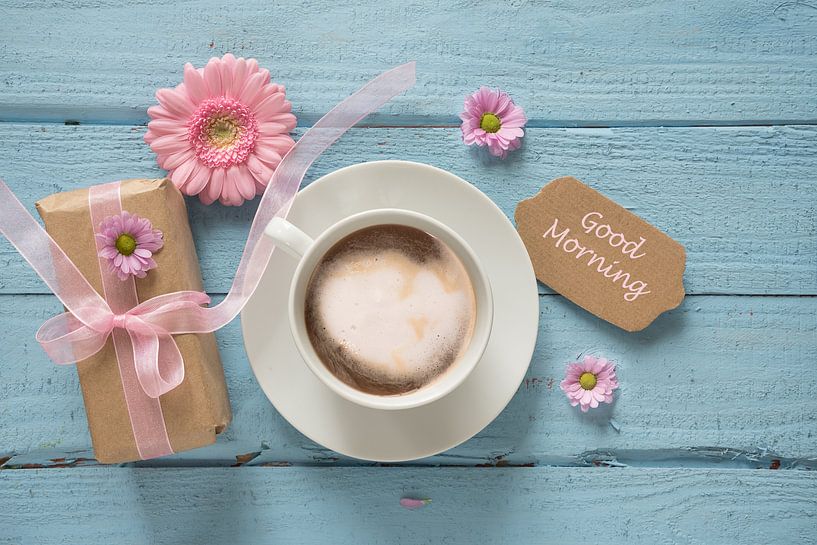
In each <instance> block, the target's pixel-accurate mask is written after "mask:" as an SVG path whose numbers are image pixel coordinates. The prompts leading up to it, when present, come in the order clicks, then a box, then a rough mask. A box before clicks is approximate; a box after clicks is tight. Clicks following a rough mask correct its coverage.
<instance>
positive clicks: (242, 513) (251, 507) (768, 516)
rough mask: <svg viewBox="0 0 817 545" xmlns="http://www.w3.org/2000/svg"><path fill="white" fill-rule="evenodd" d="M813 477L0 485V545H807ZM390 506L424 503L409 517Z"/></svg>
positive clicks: (98, 478) (523, 475) (207, 479)
mask: <svg viewBox="0 0 817 545" xmlns="http://www.w3.org/2000/svg"><path fill="white" fill-rule="evenodd" d="M815 486H817V474H815V473H813V472H799V471H797V472H796V471H735V470H679V469H674V470H673V469H654V470H633V469H601V468H581V469H575V468H514V469H491V470H468V469H456V468H454V469H452V468H343V469H341V468H335V469H315V468H241V469H229V468H222V469H218V468H206V469H181V470H179V469H132V470H124V469H105V468H86V469H78V470H59V469H46V470H25V471H2V472H0V487H2V488H1V489H2V490H3V515H4V516H3V517H0V543H3V544H8V545H12V544H14V545H18V544H20V543H37V544H38V545H50V544H58V543H59V544H62V543H116V544H118V545H130V544H134V545H135V544H142V543H155V544H165V543H166V544H173V545H176V544H179V543H196V544H205V543H214V544H215V543H298V544H302V545H311V544H315V545H325V544H326V543H332V544H338V545H347V544H348V545H352V544H358V543H367V544H369V543H370V544H389V545H392V544H402V543H450V544H452V545H453V544H468V545H472V544H475V543H495V544H497V545H501V544H513V545H517V544H520V543H525V544H527V543H551V542H552V543H560V544H563V545H574V544H575V545H586V544H588V543H627V544H629V545H640V544H645V545H646V544H649V545H654V544H655V543H717V544H719V545H729V544H740V545H755V544H756V545H768V544H769V543H786V544H792V545H794V544H804V545H805V544H807V543H814V539H813V537H814V527H815V523H817V503H815V501H814V489H815ZM403 496H412V497H420V498H430V499H431V500H432V502H431V504H430V505H428V506H426V507H424V508H422V509H419V510H417V511H408V510H406V509H404V508H402V507H401V506H400V505H399V500H400V498H401V497H403Z"/></svg>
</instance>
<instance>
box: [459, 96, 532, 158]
mask: <svg viewBox="0 0 817 545" xmlns="http://www.w3.org/2000/svg"><path fill="white" fill-rule="evenodd" d="M460 119H462V126H461V129H462V140H463V142H465V143H466V144H468V145H469V146H470V145H472V144H476V145H478V146H488V151H490V152H491V155H495V156H497V157H500V158H502V159H504V158H505V157H506V156H507V155H508V152H509V151H513V150H515V149H517V148H519V146H521V145H522V137H523V136H525V131H524V130H523V129H522V127H524V126H525V123H527V121H528V120H527V118H526V117H525V112H524V111H523V110H522V108H520V107H519V106H517V105H516V104H514V103H513V100H511V97H510V96H508V93H505V92H503V91H500V90H499V89H496V90H494V89H489V88H487V87H480V88H479V91H477V92H476V93H474V94H473V95H469V96H467V97H465V111H464V112H462V113H461V114H460Z"/></svg>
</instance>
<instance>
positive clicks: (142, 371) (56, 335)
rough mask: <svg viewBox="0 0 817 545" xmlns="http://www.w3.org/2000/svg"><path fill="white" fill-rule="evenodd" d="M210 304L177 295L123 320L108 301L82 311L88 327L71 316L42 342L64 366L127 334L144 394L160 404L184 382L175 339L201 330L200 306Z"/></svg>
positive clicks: (42, 334)
mask: <svg viewBox="0 0 817 545" xmlns="http://www.w3.org/2000/svg"><path fill="white" fill-rule="evenodd" d="M209 302H210V297H208V296H207V294H204V293H201V292H199V291H178V292H175V293H168V294H166V295H160V296H158V297H154V298H152V299H149V300H147V301H145V302H144V303H139V304H138V305H136V306H135V307H133V308H132V309H130V310H128V311H127V312H125V313H124V314H114V313H113V311H111V309H110V307H109V306H108V304H107V303H106V302H105V301H101V300H100V304H98V305H97V306H96V307H95V308H92V309H88V308H86V309H83V311H84V312H88V313H89V314H91V315H92V317H93V320H91V321H90V323H87V324H85V323H83V322H81V321H80V320H78V319H77V318H76V317H75V316H74V314H72V313H70V312H66V313H63V314H60V315H59V316H54V317H53V318H51V319H49V320H48V321H46V322H45V323H44V324H43V325H42V326H41V327H40V329H39V331H37V335H36V338H37V341H38V342H39V343H40V345H42V347H43V349H44V350H45V352H46V354H48V357H49V358H51V360H52V361H53V362H54V363H57V364H60V365H65V364H71V363H74V362H76V361H81V360H84V359H85V358H88V357H90V356H93V355H94V354H96V353H97V352H99V351H100V350H101V349H102V347H103V346H105V343H106V342H107V341H108V337H109V336H110V335H111V332H113V330H114V328H120V329H123V330H124V331H126V332H127V334H128V336H129V337H130V341H131V344H132V345H133V363H134V367H135V369H136V376H137V377H138V379H139V384H140V385H141V386H142V390H144V392H145V394H147V396H148V397H151V398H157V397H159V396H160V395H162V394H165V393H167V392H169V391H170V390H172V389H173V388H175V387H176V386H178V385H179V384H181V383H182V381H183V380H184V361H183V359H182V354H181V352H179V347H178V346H177V345H176V341H175V340H173V337H172V336H171V335H175V334H179V333H189V332H190V330H191V329H197V327H195V326H194V325H193V324H196V323H198V322H200V321H202V319H203V313H202V311H203V310H204V308H202V306H201V305H206V304H208V303H209Z"/></svg>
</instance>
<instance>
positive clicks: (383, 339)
mask: <svg viewBox="0 0 817 545" xmlns="http://www.w3.org/2000/svg"><path fill="white" fill-rule="evenodd" d="M420 233H421V234H422V235H424V236H425V237H428V239H429V240H432V241H434V242H435V243H436V247H435V248H434V252H433V253H432V254H431V255H427V256H424V257H423V258H422V259H417V255H410V252H407V251H403V250H401V249H400V248H394V247H388V248H377V247H375V248H364V249H359V250H354V249H353V250H350V251H347V252H341V253H340V254H339V255H338V256H337V257H336V258H334V259H332V260H331V261H330V262H327V263H325V264H324V265H323V266H322V269H321V271H320V274H319V275H318V277H317V278H315V279H314V283H315V285H314V286H313V288H314V295H313V296H312V298H311V300H312V307H313V308H312V309H311V310H312V317H313V318H312V319H313V320H316V322H317V323H318V324H319V325H320V328H319V333H316V335H315V336H316V337H317V338H316V339H313V345H315V346H316V349H317V350H318V352H319V354H321V352H323V355H322V360H324V363H326V364H327V366H328V367H330V369H332V368H333V367H335V369H334V370H333V372H335V374H336V375H338V376H339V378H341V379H342V380H345V381H346V382H351V383H353V385H355V386H361V382H362V383H365V384H366V386H367V388H364V389H374V390H377V388H378V385H379V384H387V385H391V386H390V387H389V390H390V391H391V390H395V393H401V392H402V391H407V390H409V389H415V388H417V387H419V386H421V385H423V384H425V383H427V382H429V381H431V380H433V379H434V378H435V377H436V376H438V375H439V374H441V373H442V372H443V371H445V369H446V368H447V367H448V366H450V365H451V364H452V363H453V362H454V361H456V359H457V358H458V357H459V356H460V353H461V352H462V351H463V350H464V349H465V348H466V347H467V345H468V341H469V340H470V335H471V333H472V331H473V326H474V315H475V301H474V292H473V287H472V285H471V281H470V279H469V277H468V274H467V272H466V271H465V269H464V267H463V265H462V263H461V262H460V261H459V259H458V258H457V257H456V255H454V253H453V252H452V251H451V250H450V249H449V248H448V247H446V246H445V245H443V244H442V243H440V242H439V241H436V239H433V237H431V236H430V235H427V234H426V233H422V232H420ZM391 242H392V243H393V242H394V241H391ZM315 341H317V343H316V342H315ZM318 345H321V346H318ZM333 345H334V346H333ZM327 359H329V360H332V361H331V362H327V361H326V360H327ZM338 365H340V366H342V367H344V369H343V370H340V371H341V372H338V371H339V370H338V369H337V367H338ZM401 385H402V386H401Z"/></svg>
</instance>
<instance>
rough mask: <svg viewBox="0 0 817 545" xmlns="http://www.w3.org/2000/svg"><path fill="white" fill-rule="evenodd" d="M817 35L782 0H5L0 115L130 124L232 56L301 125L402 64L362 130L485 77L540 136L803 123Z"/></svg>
mask: <svg viewBox="0 0 817 545" xmlns="http://www.w3.org/2000/svg"><path fill="white" fill-rule="evenodd" d="M33 21H36V24H32V22H33ZM816 28H817V10H815V9H814V7H813V6H812V5H810V4H808V3H806V2H781V1H779V0H777V1H768V0H755V1H751V2H746V1H743V0H728V1H722V2H711V1H708V0H696V1H691V2H684V3H683V4H676V3H667V2H664V1H660V0H625V1H623V2H617V3H615V5H611V4H608V3H596V2H585V1H582V0H562V1H559V2H554V3H548V4H547V5H546V4H543V3H540V2H502V1H499V0H483V1H481V2H478V3H476V4H475V3H474V2H471V1H456V2H440V3H429V2H400V1H396V0H391V1H386V2H377V3H372V2H369V1H367V0H353V1H351V2H343V3H339V4H335V5H333V4H331V3H327V2H323V1H315V0H311V1H308V2H301V1H299V0H285V1H281V2H276V3H275V5H274V6H271V5H270V4H269V2H264V1H263V0H253V1H245V2H240V3H229V2H227V3H225V2H220V1H217V0H198V1H184V2H175V3H170V4H169V3H167V2H159V1H156V0H147V1H142V2H139V3H138V4H130V3H126V4H122V3H120V2H116V1H112V0H102V1H99V0H93V1H90V0H69V1H66V2H60V3H57V4H54V3H45V4H43V3H38V2H30V1H27V0H10V1H7V2H4V3H3V6H2V7H0V32H2V35H3V36H4V39H3V43H2V45H0V82H2V83H3V98H2V100H0V119H2V120H51V121H54V120H56V121H63V120H65V119H75V120H82V121H105V122H119V123H122V122H133V121H137V122H141V121H143V120H144V119H145V109H146V108H147V106H149V105H150V104H152V103H153V92H154V91H155V89H156V88H158V87H162V86H169V85H175V84H176V83H178V81H179V80H180V77H181V70H182V65H183V64H184V63H185V62H187V61H192V62H194V63H195V64H196V65H198V66H202V65H203V64H204V63H205V62H206V60H207V59H208V58H209V57H210V56H213V55H221V54H223V53H225V52H234V53H236V54H239V55H244V56H253V57H257V58H258V59H259V61H260V62H261V64H262V65H264V66H266V67H268V68H269V69H270V70H271V71H272V73H273V75H274V78H275V79H276V80H277V81H279V82H282V83H285V84H286V86H287V89H288V91H289V94H290V97H291V99H292V101H293V103H294V105H295V110H296V113H297V114H298V115H299V116H300V117H301V120H302V122H304V123H311V122H313V121H314V120H315V119H316V118H317V117H318V116H320V115H322V114H323V113H324V112H326V111H327V110H328V109H329V108H330V107H331V106H333V105H334V104H335V103H336V102H337V101H338V99H339V98H340V97H342V96H345V95H347V94H348V93H350V92H351V91H352V90H354V89H355V88H357V87H358V86H359V85H360V84H362V83H363V82H365V81H366V80H367V79H369V78H370V77H372V76H373V75H375V74H377V73H379V72H380V71H382V70H384V69H386V68H388V67H390V66H393V65H396V64H400V63H403V62H405V61H407V60H411V59H416V60H417V62H418V69H419V74H418V75H419V77H418V85H417V87H416V88H415V89H413V90H412V91H410V92H409V93H408V94H407V95H406V96H405V97H402V98H399V99H397V100H396V101H395V102H394V103H393V104H390V105H388V106H386V108H385V109H384V110H383V112H382V113H381V114H380V115H378V116H377V117H376V118H375V122H386V123H399V124H419V123H424V124H436V123H454V122H455V121H456V117H455V116H456V114H457V113H458V112H459V111H460V108H461V107H462V98H463V96H464V95H465V94H466V93H467V92H470V91H473V90H475V89H476V88H477V87H478V86H479V85H484V84H487V85H493V86H502V87H503V88H504V89H506V90H507V91H509V92H510V93H511V94H512V96H514V97H515V98H516V99H517V100H518V101H519V103H520V104H521V105H522V106H523V107H525V108H526V110H527V112H528V115H529V117H530V118H531V120H532V123H533V124H534V125H539V126H542V125H551V126H552V125H554V124H555V125H558V126H575V125H588V124H590V125H593V126H598V125H607V124H613V125H616V124H664V125H666V124H668V123H674V124H678V123H682V124H702V123H768V122H777V123H779V122H782V121H786V120H788V121H792V120H801V121H805V120H810V121H817V105H815V102H814V86H815V83H817V40H815V39H814V38H815V35H816V34H817V32H816V31H815V29H816Z"/></svg>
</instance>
